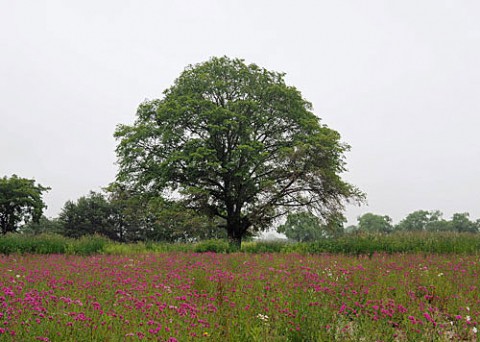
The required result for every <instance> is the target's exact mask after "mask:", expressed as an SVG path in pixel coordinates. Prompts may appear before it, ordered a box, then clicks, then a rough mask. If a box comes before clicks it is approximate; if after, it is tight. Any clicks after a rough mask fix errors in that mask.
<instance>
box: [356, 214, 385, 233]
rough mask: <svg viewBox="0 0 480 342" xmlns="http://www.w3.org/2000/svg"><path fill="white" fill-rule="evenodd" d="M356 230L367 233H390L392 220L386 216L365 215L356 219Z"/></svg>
mask: <svg viewBox="0 0 480 342" xmlns="http://www.w3.org/2000/svg"><path fill="white" fill-rule="evenodd" d="M358 229H359V231H363V232H369V233H390V232H391V231H392V230H393V226H392V219H391V218H390V217H389V216H387V215H383V216H382V215H376V214H372V213H366V214H363V215H362V216H360V217H359V218H358Z"/></svg>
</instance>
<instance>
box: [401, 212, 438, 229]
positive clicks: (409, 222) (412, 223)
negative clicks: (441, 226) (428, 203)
mask: <svg viewBox="0 0 480 342" xmlns="http://www.w3.org/2000/svg"><path fill="white" fill-rule="evenodd" d="M441 217H442V213H441V212H440V211H438V210H436V211H426V210H417V211H414V212H413V213H410V214H408V215H407V217H405V218H404V219H403V220H402V221H400V223H399V224H398V225H397V226H396V227H395V229H397V230H403V231H407V232H414V231H416V232H421V231H425V230H431V229H432V228H429V226H430V225H431V226H432V227H435V226H438V225H437V222H438V221H439V220H440V219H441Z"/></svg>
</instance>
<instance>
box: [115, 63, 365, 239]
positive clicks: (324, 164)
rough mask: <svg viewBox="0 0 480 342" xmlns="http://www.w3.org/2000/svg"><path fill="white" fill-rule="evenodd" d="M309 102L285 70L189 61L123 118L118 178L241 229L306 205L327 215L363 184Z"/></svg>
mask: <svg viewBox="0 0 480 342" xmlns="http://www.w3.org/2000/svg"><path fill="white" fill-rule="evenodd" d="M311 108H312V106H311V104H310V103H309V102H307V101H305V100H304V99H303V98H302V96H301V94H300V92H299V91H298V90H297V89H295V88H294V87H291V86H287V85H286V84H285V82H284V74H282V73H277V72H272V71H268V70H266V69H263V68H260V67H258V66H256V65H254V64H250V65H247V64H245V63H244V61H243V60H240V59H229V58H227V57H220V58H212V59H210V60H209V61H207V62H205V63H201V64H198V65H195V66H189V67H187V68H186V69H185V71H184V72H183V73H182V74H181V75H180V76H179V78H178V79H177V80H175V83H174V85H173V86H172V87H171V88H169V89H167V90H166V91H165V92H164V98H163V99H159V100H153V101H146V102H144V103H142V104H141V105H140V106H139V109H138V112H137V119H136V121H135V124H134V125H133V126H130V127H129V126H119V127H118V128H117V131H116V133H115V136H116V138H117V139H118V140H119V145H118V147H117V155H118V160H119V165H120V170H119V173H118V180H119V181H121V182H123V183H125V184H127V185H128V186H129V187H131V188H134V189H136V190H137V191H138V190H139V191H150V192H152V193H157V194H160V193H165V192H167V193H173V192H174V191H175V193H178V194H180V195H181V197H182V198H183V199H184V200H185V201H186V202H187V203H188V206H189V207H191V208H197V209H202V208H203V207H205V206H207V207H208V208H209V210H210V212H213V213H215V215H217V216H218V217H220V218H222V219H224V220H225V221H226V222H225V226H226V228H227V232H228V233H229V236H230V237H232V238H233V237H234V238H235V239H238V238H241V237H242V236H243V235H244V234H245V233H246V232H247V230H248V229H254V230H255V229H256V230H261V229H264V228H266V227H268V226H269V225H270V224H271V222H272V221H273V220H274V219H275V218H276V217H278V216H279V215H282V214H284V213H286V212H288V211H292V210H296V209H297V208H303V207H304V206H307V207H309V208H310V209H311V210H316V211H317V212H318V213H319V214H320V215H328V213H329V212H330V211H335V212H336V211H338V210H340V209H341V208H342V206H343V202H344V201H345V200H348V199H353V200H361V198H362V194H361V193H360V192H359V191H358V190H357V189H356V188H355V187H353V186H351V185H350V184H348V183H345V182H344V181H343V180H342V179H341V178H340V176H339V173H341V172H343V171H344V160H343V154H344V152H345V151H347V150H348V148H349V147H348V145H345V144H342V143H341V142H340V135H339V134H338V133H337V132H336V131H334V130H332V129H330V128H328V127H326V126H325V125H321V124H320V120H319V119H318V118H317V117H316V116H315V115H314V114H313V113H312V112H311ZM199 194H201V195H199ZM213 208H214V210H213Z"/></svg>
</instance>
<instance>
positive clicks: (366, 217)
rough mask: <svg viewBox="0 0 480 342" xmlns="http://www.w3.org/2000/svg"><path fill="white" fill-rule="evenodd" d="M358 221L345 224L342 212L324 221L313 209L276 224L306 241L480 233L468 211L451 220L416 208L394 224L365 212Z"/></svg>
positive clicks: (281, 230)
mask: <svg viewBox="0 0 480 342" xmlns="http://www.w3.org/2000/svg"><path fill="white" fill-rule="evenodd" d="M357 221H358V224H357V225H351V226H348V227H346V228H344V225H343V224H344V223H345V222H346V220H345V218H344V217H343V216H337V217H335V218H332V220H330V221H326V222H325V221H323V222H322V221H321V220H320V219H319V218H318V217H317V216H315V215H314V214H312V213H310V212H307V211H305V212H299V213H293V214H290V215H288V217H287V220H286V222H285V223H284V224H282V225H280V226H279V227H278V228H277V232H279V233H283V234H285V235H286V236H287V238H288V239H290V240H294V241H299V242H306V241H315V240H319V239H321V238H331V237H336V236H339V235H342V234H356V233H375V234H390V233H395V232H431V233H436V232H457V233H479V232H480V219H478V220H476V221H472V220H471V219H470V215H469V213H455V214H453V215H452V217H451V219H450V220H446V219H444V218H443V214H442V213H441V212H440V211H438V210H433V211H427V210H417V211H414V212H412V213H410V214H408V215H407V216H406V217H405V218H404V219H402V220H401V221H400V222H399V223H398V224H396V225H395V224H393V223H392V219H391V218H390V217H389V216H388V215H377V214H373V213H366V214H363V215H361V216H359V217H358V219H357Z"/></svg>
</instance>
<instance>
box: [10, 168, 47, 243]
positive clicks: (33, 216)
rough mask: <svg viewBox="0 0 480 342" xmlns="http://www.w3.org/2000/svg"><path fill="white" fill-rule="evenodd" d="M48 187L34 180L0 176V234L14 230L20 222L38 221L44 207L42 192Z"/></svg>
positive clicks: (14, 176)
mask: <svg viewBox="0 0 480 342" xmlns="http://www.w3.org/2000/svg"><path fill="white" fill-rule="evenodd" d="M49 189H50V188H47V187H44V186H42V185H40V184H35V180H33V179H26V178H20V177H18V176H16V175H13V176H12V177H10V178H7V177H3V178H0V228H1V232H2V234H6V233H8V232H14V231H16V230H17V228H18V227H19V226H20V224H21V223H24V224H25V223H28V222H30V221H33V222H38V220H39V219H40V218H41V217H42V213H43V210H44V209H45V208H46V205H45V203H44V202H43V199H42V196H43V193H44V192H46V191H48V190H49Z"/></svg>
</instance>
